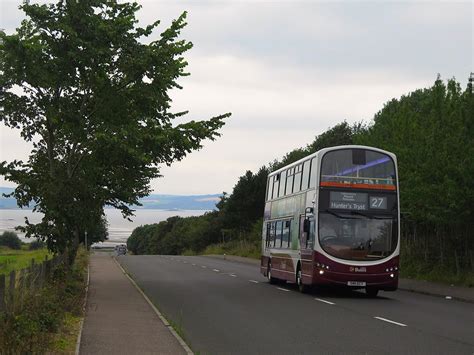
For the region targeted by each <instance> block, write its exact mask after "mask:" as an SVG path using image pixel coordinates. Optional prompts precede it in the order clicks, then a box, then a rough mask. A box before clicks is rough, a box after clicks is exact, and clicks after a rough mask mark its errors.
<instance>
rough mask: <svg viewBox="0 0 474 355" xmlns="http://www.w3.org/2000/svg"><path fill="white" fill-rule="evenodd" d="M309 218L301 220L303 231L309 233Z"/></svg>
mask: <svg viewBox="0 0 474 355" xmlns="http://www.w3.org/2000/svg"><path fill="white" fill-rule="evenodd" d="M310 223H311V222H310V221H309V219H305V220H304V222H303V232H305V233H309V225H310Z"/></svg>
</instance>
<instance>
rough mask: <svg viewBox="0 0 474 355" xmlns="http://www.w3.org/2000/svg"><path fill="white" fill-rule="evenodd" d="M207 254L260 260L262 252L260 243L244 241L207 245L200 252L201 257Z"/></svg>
mask: <svg viewBox="0 0 474 355" xmlns="http://www.w3.org/2000/svg"><path fill="white" fill-rule="evenodd" d="M209 254H217V255H219V254H220V255H222V254H228V255H237V256H243V257H246V258H252V259H260V256H261V255H262V251H261V244H260V241H258V242H248V241H245V240H234V241H230V242H226V243H221V244H212V245H209V246H207V248H206V249H204V250H203V251H202V252H201V255H209Z"/></svg>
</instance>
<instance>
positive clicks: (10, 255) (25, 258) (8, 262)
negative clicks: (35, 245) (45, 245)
mask: <svg viewBox="0 0 474 355" xmlns="http://www.w3.org/2000/svg"><path fill="white" fill-rule="evenodd" d="M46 256H48V257H52V254H51V253H50V252H49V251H48V250H47V249H38V250H15V249H10V248H6V247H1V248H0V275H1V274H8V273H10V272H11V271H12V270H20V269H24V268H27V267H28V266H30V264H31V259H34V260H35V262H37V263H40V262H42V261H44V259H45V257H46Z"/></svg>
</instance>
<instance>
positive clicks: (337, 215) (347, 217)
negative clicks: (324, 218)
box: [323, 209, 356, 219]
mask: <svg viewBox="0 0 474 355" xmlns="http://www.w3.org/2000/svg"><path fill="white" fill-rule="evenodd" d="M323 212H326V213H329V214H332V215H333V216H336V217H337V218H341V219H356V218H354V217H349V216H341V215H340V214H339V213H336V212H333V211H331V210H328V209H326V210H324V211H323Z"/></svg>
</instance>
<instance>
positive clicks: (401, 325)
mask: <svg viewBox="0 0 474 355" xmlns="http://www.w3.org/2000/svg"><path fill="white" fill-rule="evenodd" d="M374 318H375V319H378V320H383V321H384V322H388V323H392V324H396V325H399V326H400V327H406V326H407V325H406V324H403V323H398V322H394V321H393V320H390V319H387V318H382V317H374Z"/></svg>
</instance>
